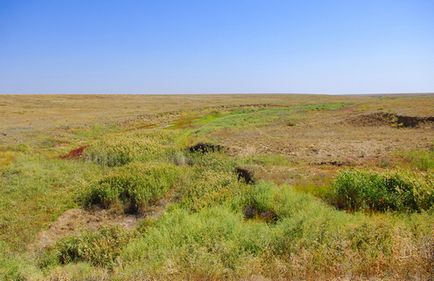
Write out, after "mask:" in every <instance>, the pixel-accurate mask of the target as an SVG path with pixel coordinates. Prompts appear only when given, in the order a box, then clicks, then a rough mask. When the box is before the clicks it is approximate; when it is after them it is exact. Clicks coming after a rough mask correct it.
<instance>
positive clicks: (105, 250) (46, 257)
mask: <svg viewBox="0 0 434 281" xmlns="http://www.w3.org/2000/svg"><path fill="white" fill-rule="evenodd" d="M130 238H131V233H129V232H127V231H126V230H125V229H124V228H122V227H120V226H116V227H114V226H112V227H102V228H101V229H99V230H98V231H94V232H84V233H82V234H81V235H78V236H71V237H66V238H64V239H62V240H60V241H58V242H57V243H56V245H54V247H52V248H51V249H48V250H47V251H46V252H45V253H44V254H43V256H41V258H40V260H39V266H40V267H42V268H46V267H51V266H54V265H58V264H68V263H76V262H88V263H90V264H92V265H94V266H102V267H112V266H113V265H114V264H115V262H116V258H117V257H118V256H119V255H120V253H121V250H122V248H123V247H125V245H126V244H127V242H128V241H129V240H130Z"/></svg>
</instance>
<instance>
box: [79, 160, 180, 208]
mask: <svg viewBox="0 0 434 281" xmlns="http://www.w3.org/2000/svg"><path fill="white" fill-rule="evenodd" d="M179 174H180V168H179V167H177V166H175V165H172V164H166V163H132V164H130V165H128V166H125V167H122V168H120V169H118V170H116V171H113V172H112V173H111V174H110V175H108V176H106V177H104V178H102V179H101V180H99V181H97V182H96V183H95V184H93V185H92V186H91V187H90V188H89V190H88V191H87V192H86V194H85V195H84V197H85V199H84V201H85V205H86V206H88V207H92V206H95V205H96V206H99V207H101V208H115V209H116V208H118V209H122V210H123V211H124V212H125V213H140V212H142V211H143V210H144V209H145V208H146V206H147V205H148V204H150V203H152V202H155V201H156V200H158V199H160V198H162V197H163V196H164V195H165V194H166V193H167V192H168V191H169V190H170V189H171V188H172V187H173V186H174V185H175V183H176V180H177V178H178V176H179Z"/></svg>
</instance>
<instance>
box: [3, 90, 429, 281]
mask: <svg viewBox="0 0 434 281" xmlns="http://www.w3.org/2000/svg"><path fill="white" fill-rule="evenodd" d="M433 105H434V96H433V95H390V96H325V95H319V96H316V95H186V96H174V95H161V96H148V95H88V96H87V95H34V96H27V95H26V96H17V95H0V120H1V122H0V279H1V280H184V279H187V280H331V279H338V280H366V279H383V280H430V278H432V277H433V274H434V273H433V268H434V256H433V253H434V213H433V212H434V207H433V206H434V182H433V172H434V165H433V163H434V160H433V159H434V127H433V126H434V125H433V121H432V119H429V118H430V117H432V116H434V111H433ZM379 112H381V114H379ZM384 116H392V118H389V117H387V118H386V117H384ZM399 116H404V117H406V118H407V119H408V120H410V121H411V122H409V123H405V122H404V123H403V122H401V123H400V122H397V120H401V119H402V118H401V119H399V118H398V117H399ZM407 119H404V120H407ZM414 122H416V123H415V125H414V124H413V123H414ZM197 143H205V144H208V143H210V144H215V145H219V146H221V147H222V149H215V151H214V152H209V153H201V152H200V151H199V152H193V151H192V150H189V147H191V146H193V145H195V144H197ZM217 150H218V151H217ZM240 168H241V169H242V170H243V171H246V172H247V173H248V174H249V176H252V178H253V179H254V182H253V183H252V182H249V181H248V180H245V179H244V178H243V176H242V177H240V174H238V175H237V171H239V170H240ZM244 176H245V175H244Z"/></svg>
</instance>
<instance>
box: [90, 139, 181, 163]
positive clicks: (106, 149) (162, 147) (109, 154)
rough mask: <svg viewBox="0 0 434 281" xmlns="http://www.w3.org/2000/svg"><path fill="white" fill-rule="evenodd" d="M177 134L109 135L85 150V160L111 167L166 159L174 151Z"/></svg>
mask: <svg viewBox="0 0 434 281" xmlns="http://www.w3.org/2000/svg"><path fill="white" fill-rule="evenodd" d="M175 134H176V133H175V132H173V131H172V132H169V131H158V132H157V131H152V132H147V133H131V134H123V135H120V134H114V135H108V136H106V137H104V138H102V139H100V140H98V141H96V142H95V143H93V144H92V145H90V146H89V147H88V148H87V149H86V150H85V153H84V158H85V159H86V160H88V161H92V162H94V163H97V164H100V165H104V166H109V167H114V166H122V165H125V164H128V163H130V162H132V161H134V160H140V161H149V160H155V159H160V158H164V157H166V155H167V153H169V152H170V151H172V150H174V147H173V141H174V137H175Z"/></svg>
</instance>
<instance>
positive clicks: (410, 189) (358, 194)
mask: <svg viewBox="0 0 434 281" xmlns="http://www.w3.org/2000/svg"><path fill="white" fill-rule="evenodd" d="M333 191H334V192H333V196H334V198H333V199H332V200H333V201H334V203H335V204H336V206H337V207H338V208H343V209H348V210H353V211H354V210H360V209H370V210H375V211H388V210H390V211H420V210H427V209H429V208H431V207H432V206H433V205H434V185H433V179H432V177H431V176H429V175H428V176H426V178H423V177H422V176H415V175H412V174H409V173H404V172H394V173H374V172H369V171H361V170H354V171H351V170H348V171H344V172H341V173H340V174H339V175H338V176H337V178H336V181H335V182H334V184H333Z"/></svg>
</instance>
